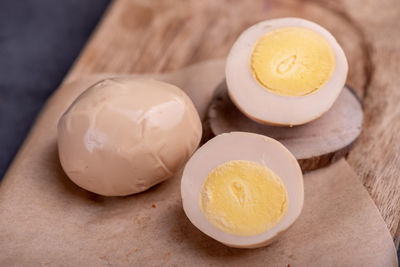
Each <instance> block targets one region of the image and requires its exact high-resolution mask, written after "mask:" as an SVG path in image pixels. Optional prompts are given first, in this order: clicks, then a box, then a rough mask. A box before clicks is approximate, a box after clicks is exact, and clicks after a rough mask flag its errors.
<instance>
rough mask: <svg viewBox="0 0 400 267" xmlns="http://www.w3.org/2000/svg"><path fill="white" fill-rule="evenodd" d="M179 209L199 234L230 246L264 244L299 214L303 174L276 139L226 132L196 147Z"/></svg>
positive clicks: (242, 246)
mask: <svg viewBox="0 0 400 267" xmlns="http://www.w3.org/2000/svg"><path fill="white" fill-rule="evenodd" d="M181 195H182V202H183V209H184V211H185V213H186V215H187V217H188V218H189V220H190V221H191V222H192V223H193V224H194V225H195V226H196V227H197V228H198V229H200V230H201V231H202V232H203V233H205V234H206V235H208V236H210V237H212V238H213V239H215V240H217V241H219V242H221V243H223V244H225V245H227V246H231V247H239V248H256V247H261V246H265V245H268V244H269V243H271V242H272V241H273V240H274V239H275V238H276V237H277V236H278V235H279V234H281V233H282V232H284V231H285V230H286V229H288V228H289V227H290V226H291V225H292V224H293V223H294V222H295V220H296V219H297V218H298V216H299V215H300V213H301V210H302V207H303V201H304V187H303V176H302V172H301V170H300V167H299V164H298V163H297V161H296V159H295V158H294V156H293V155H292V154H291V153H290V152H289V151H288V150H287V149H286V148H285V147H284V146H283V145H282V144H280V143H279V142H278V141H276V140H274V139H272V138H269V137H266V136H263V135H258V134H253V133H246V132H232V133H225V134H221V135H218V136H216V137H214V138H213V139H211V140H209V141H208V142H207V143H206V144H204V145H203V146H202V147H201V148H200V149H198V150H197V151H196V152H195V153H194V154H193V156H192V157H191V158H190V160H189V161H188V162H187V164H186V166H185V168H184V171H183V175H182V181H181Z"/></svg>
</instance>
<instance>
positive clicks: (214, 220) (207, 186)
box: [199, 160, 288, 236]
mask: <svg viewBox="0 0 400 267" xmlns="http://www.w3.org/2000/svg"><path fill="white" fill-rule="evenodd" d="M199 204H200V209H201V211H202V212H203V214H204V215H205V217H206V218H207V219H208V220H209V222H210V223H211V224H213V225H214V226H215V227H217V228H219V229H220V230H222V231H224V232H226V233H229V234H233V235H238V236H252V235H257V234H260V233H262V232H265V231H267V230H268V229H270V228H272V227H273V226H275V225H276V224H277V223H278V222H279V221H280V220H281V219H282V218H283V217H284V215H285V214H286V211H287V207H288V196H287V192H286V189H285V186H284V185H283V183H282V181H281V179H280V178H279V176H278V175H276V174H275V173H274V172H273V171H272V170H270V169H269V168H267V167H265V166H263V165H261V164H258V163H255V162H251V161H244V160H234V161H228V162H225V163H223V164H221V165H219V166H217V167H216V168H215V169H213V170H212V171H211V172H210V173H209V175H208V176H207V178H206V179H205V181H204V183H203V185H202V188H201V193H200V203H199Z"/></svg>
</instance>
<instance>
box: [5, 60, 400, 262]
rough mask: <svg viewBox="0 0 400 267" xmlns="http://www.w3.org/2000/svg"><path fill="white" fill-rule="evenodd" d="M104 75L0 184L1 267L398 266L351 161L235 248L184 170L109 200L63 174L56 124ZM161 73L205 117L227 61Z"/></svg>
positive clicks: (320, 174) (313, 180)
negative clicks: (202, 207) (209, 225)
mask: <svg viewBox="0 0 400 267" xmlns="http://www.w3.org/2000/svg"><path fill="white" fill-rule="evenodd" d="M104 76H109V75H98V76H92V77H89V78H84V79H81V80H80V81H77V82H70V83H68V84H65V85H64V86H62V87H61V88H60V89H59V90H58V91H57V92H56V93H55V94H54V95H53V96H52V98H51V99H50V100H49V101H48V103H47V104H46V106H45V107H44V109H43V111H42V112H41V114H40V116H39V118H38V119H37V121H36V124H35V126H34V127H33V129H32V130H31V133H30V134H29V136H28V138H27V139H26V141H25V143H24V145H23V146H22V148H21V149H20V151H19V153H18V155H17V157H16V158H15V160H14V162H13V164H12V166H11V167H10V169H9V170H8V172H7V174H6V176H5V177H4V179H3V182H2V184H1V186H0V266H47V265H48V266H139V265H141V266H288V265H289V264H290V266H292V267H293V266H355V265H357V266H397V257H396V251H395V248H394V244H393V241H392V238H391V236H390V234H389V231H388V230H387V227H386V225H385V223H384V221H383V219H382V218H381V216H380V214H379V212H378V210H377V208H376V207H375V205H374V203H373V201H372V200H371V198H370V197H369V195H368V193H367V192H366V190H365V189H364V187H363V186H362V184H361V183H360V181H359V180H358V178H357V177H356V175H355V174H354V172H353V171H352V170H351V168H350V167H349V165H348V164H347V163H346V162H345V160H340V161H339V162H337V163H335V164H334V165H332V166H330V167H329V168H324V169H321V170H318V171H314V172H312V173H309V174H307V175H305V177H304V181H305V204H304V209H303V212H302V214H301V216H300V218H299V219H298V221H297V222H296V223H295V224H294V225H293V226H292V228H291V229H289V230H288V231H287V232H286V233H284V234H283V235H282V236H281V238H280V239H279V240H278V241H277V242H275V243H273V244H272V245H271V246H269V247H264V248H259V249H234V248H229V247H226V246H224V245H222V244H220V243H218V242H216V241H214V240H212V239H211V238H209V237H207V236H206V235H204V234H203V233H201V232H200V231H199V230H197V229H196V228H195V227H194V226H193V225H192V224H191V223H190V221H189V220H188V219H187V218H186V216H185V214H184V212H183V209H182V203H181V199H180V174H179V173H178V174H176V175H175V176H174V177H173V178H171V179H170V180H168V181H166V182H164V183H161V184H159V185H157V186H155V187H153V188H151V189H150V190H148V191H146V192H144V193H141V194H137V195H133V196H128V197H114V198H109V197H108V198H107V197H102V196H98V195H95V194H92V193H89V192H87V191H85V190H83V189H80V188H79V187H77V186H76V185H75V184H73V183H72V182H71V181H70V180H69V179H68V178H67V177H66V175H65V174H64V172H63V171H62V168H61V165H60V163H59V159H58V154H57V153H58V152H57V145H56V124H57V121H58V118H59V117H60V116H61V114H62V112H63V111H64V110H65V109H66V108H67V107H68V105H69V104H70V103H71V101H72V100H73V99H74V98H75V97H76V96H77V95H78V94H79V93H80V92H81V91H82V90H84V88H86V87H87V86H89V85H90V84H91V83H93V82H94V81H96V80H97V79H99V77H104ZM156 78H159V79H163V80H168V81H170V82H173V83H175V84H177V85H178V86H181V87H182V88H183V89H184V90H185V91H187V92H188V94H189V96H191V97H192V98H193V99H194V102H195V105H196V107H197V108H198V109H199V112H200V115H201V116H202V117H203V118H204V115H205V112H206V110H207V105H208V101H209V100H210V99H211V96H212V92H213V89H214V88H215V87H216V85H217V84H218V83H219V82H220V81H221V79H222V78H223V61H215V62H207V63H203V64H200V65H197V66H193V67H189V68H187V69H185V70H182V71H179V72H176V73H172V74H164V75H156Z"/></svg>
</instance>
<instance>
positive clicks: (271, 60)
mask: <svg viewBox="0 0 400 267" xmlns="http://www.w3.org/2000/svg"><path fill="white" fill-rule="evenodd" d="M347 72H348V64H347V59H346V56H345V54H344V52H343V49H342V48H341V47H340V45H339V44H338V43H337V41H336V40H335V38H334V37H333V36H332V34H330V33H329V32H328V31H327V30H326V29H324V28H323V27H321V26H320V25H318V24H316V23H313V22H311V21H308V20H304V19H300V18H280V19H273V20H266V21H263V22H260V23H258V24H255V25H254V26H252V27H250V28H248V29H247V30H245V31H244V32H243V33H242V34H241V35H240V36H239V38H238V39H237V40H236V42H235V43H234V45H233V47H232V49H231V51H230V53H229V55H228V58H227V63H226V69H225V74H226V82H227V86H228V92H229V96H230V98H231V99H232V101H233V102H234V103H235V105H236V106H237V107H238V108H239V109H240V110H241V111H242V112H243V113H244V114H245V115H246V116H248V117H249V118H250V119H252V120H254V121H257V122H259V123H263V124H271V125H288V126H292V125H300V124H304V123H307V122H310V121H312V120H314V119H316V118H318V117H320V116H321V115H322V114H323V113H325V112H326V111H327V110H328V109H329V108H330V107H331V106H332V105H333V103H334V102H335V100H336V98H337V97H338V96H339V94H340V92H341V90H342V89H343V87H344V84H345V81H346V78H347Z"/></svg>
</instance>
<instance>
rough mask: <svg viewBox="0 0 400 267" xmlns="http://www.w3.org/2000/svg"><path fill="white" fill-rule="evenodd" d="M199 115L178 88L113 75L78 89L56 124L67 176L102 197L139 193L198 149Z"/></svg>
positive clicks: (162, 178) (167, 174)
mask: <svg viewBox="0 0 400 267" xmlns="http://www.w3.org/2000/svg"><path fill="white" fill-rule="evenodd" d="M201 134H202V127H201V121H200V118H199V115H198V113H197V111H196V109H195V107H194V106H193V103H192V101H191V100H190V99H189V97H188V96H187V95H186V94H185V93H184V92H183V91H182V90H181V89H179V88H178V87H176V86H174V85H171V84H168V83H164V82H159V81H155V80H151V79H135V78H112V79H106V80H103V81H101V82H99V83H97V84H95V85H93V86H92V87H90V88H89V89H87V90H86V91H85V92H83V93H82V94H81V95H80V96H79V97H78V98H77V99H76V100H75V101H74V102H73V103H72V105H71V106H70V107H69V109H68V110H67V111H66V112H65V114H64V115H63V116H62V117H61V118H60V120H59V123H58V150H59V156H60V161H61V165H62V167H63V169H64V171H65V173H66V174H67V175H68V177H69V178H70V179H71V180H72V181H73V182H74V183H76V184H77V185H79V186H80V187H82V188H84V189H86V190H89V191H91V192H94V193H97V194H101V195H105V196H123V195H129V194H133V193H138V192H141V191H144V190H146V189H148V188H149V187H151V186H153V185H155V184H157V183H159V182H161V181H164V180H165V179H167V178H169V177H171V176H172V175H173V174H174V173H175V172H176V171H177V170H179V169H180V168H181V167H182V165H183V164H184V163H185V162H186V161H187V160H188V159H189V157H190V156H191V154H192V153H193V151H194V150H195V149H196V148H197V146H198V144H199V142H200V139H201Z"/></svg>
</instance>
